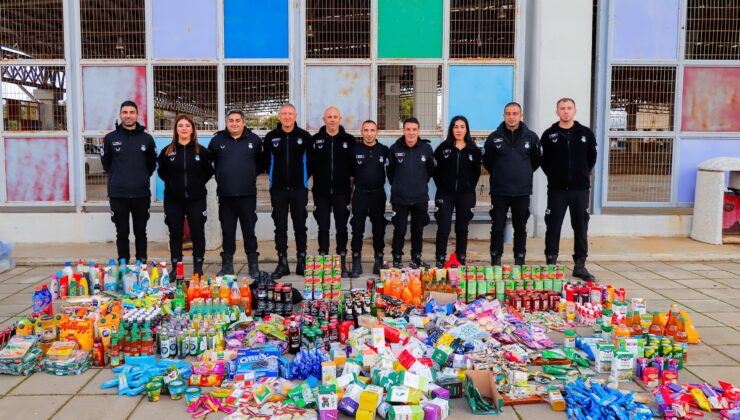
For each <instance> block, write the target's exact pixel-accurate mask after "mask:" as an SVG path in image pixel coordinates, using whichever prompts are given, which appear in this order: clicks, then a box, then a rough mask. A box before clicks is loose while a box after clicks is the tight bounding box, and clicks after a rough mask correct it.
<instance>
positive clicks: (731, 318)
mask: <svg viewBox="0 0 740 420" xmlns="http://www.w3.org/2000/svg"><path fill="white" fill-rule="evenodd" d="M704 315H706V316H708V317H710V318H712V319H716V320H717V321H719V322H721V323H723V324H725V325H728V326H730V327H740V309H738V310H737V311H736V312H706V313H705V314H704ZM692 320H693V318H692Z"/></svg>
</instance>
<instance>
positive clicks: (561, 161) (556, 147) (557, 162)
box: [542, 98, 596, 281]
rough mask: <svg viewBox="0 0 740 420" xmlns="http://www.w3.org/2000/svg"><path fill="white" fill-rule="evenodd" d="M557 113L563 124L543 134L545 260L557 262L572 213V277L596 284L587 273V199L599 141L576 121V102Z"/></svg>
mask: <svg viewBox="0 0 740 420" xmlns="http://www.w3.org/2000/svg"><path fill="white" fill-rule="evenodd" d="M556 113H557V114H558V117H559V118H560V121H558V122H556V123H555V124H553V125H552V126H551V127H550V128H548V129H547V130H545V132H544V133H543V134H542V170H543V171H544V172H545V175H547V210H546V211H545V225H546V226H547V230H546V231H545V258H546V259H547V263H548V264H555V263H556V262H557V259H558V252H559V250H560V229H561V228H562V225H563V219H564V218H565V210H566V209H570V224H571V226H572V227H573V234H574V241H573V247H574V253H573V260H574V261H575V266H574V267H573V276H574V277H580V278H582V279H583V280H586V281H596V278H595V277H594V276H593V275H591V273H589V272H588V270H586V257H588V219H589V215H588V199H589V189H590V188H591V170H592V169H593V167H594V165H596V137H595V136H594V133H593V132H592V131H591V129H590V128H588V127H586V126H584V125H581V124H580V123H579V122H578V121H575V120H574V119H573V118H574V117H575V115H576V103H575V101H573V99H570V98H563V99H560V100H559V101H558V103H557V105H556Z"/></svg>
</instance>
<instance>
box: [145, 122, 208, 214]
mask: <svg viewBox="0 0 740 420" xmlns="http://www.w3.org/2000/svg"><path fill="white" fill-rule="evenodd" d="M171 142H172V137H155V138H154V144H155V145H157V156H159V153H160V152H161V151H162V150H163V149H164V148H165V147H167V145H169V144H170V143H171ZM210 143H211V136H210V135H205V136H203V135H198V144H200V145H201V146H203V147H208V144H210ZM154 179H155V180H156V187H157V191H156V194H155V195H156V200H157V201H162V200H164V181H162V180H161V179H160V178H159V175H157V174H156V173H155V174H154Z"/></svg>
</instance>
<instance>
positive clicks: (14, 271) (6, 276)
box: [0, 266, 31, 282]
mask: <svg viewBox="0 0 740 420" xmlns="http://www.w3.org/2000/svg"><path fill="white" fill-rule="evenodd" d="M30 269H31V267H27V266H19V267H16V268H14V269H12V270H8V271H5V272H3V273H0V282H4V281H5V280H8V279H11V278H13V277H15V276H17V275H19V274H23V273H25V272H27V271H29V270H30Z"/></svg>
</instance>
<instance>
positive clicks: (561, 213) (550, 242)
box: [545, 190, 590, 260]
mask: <svg viewBox="0 0 740 420" xmlns="http://www.w3.org/2000/svg"><path fill="white" fill-rule="evenodd" d="M588 199H589V191H588V190H547V210H546V211H545V226H547V230H546V231H545V256H547V255H558V252H559V251H560V230H561V228H562V226H563V219H564V218H565V210H566V209H570V225H571V227H572V228H573V248H574V253H573V259H574V260H578V259H579V258H583V259H585V258H586V257H587V256H588V219H589V218H590V216H589V214H588Z"/></svg>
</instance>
